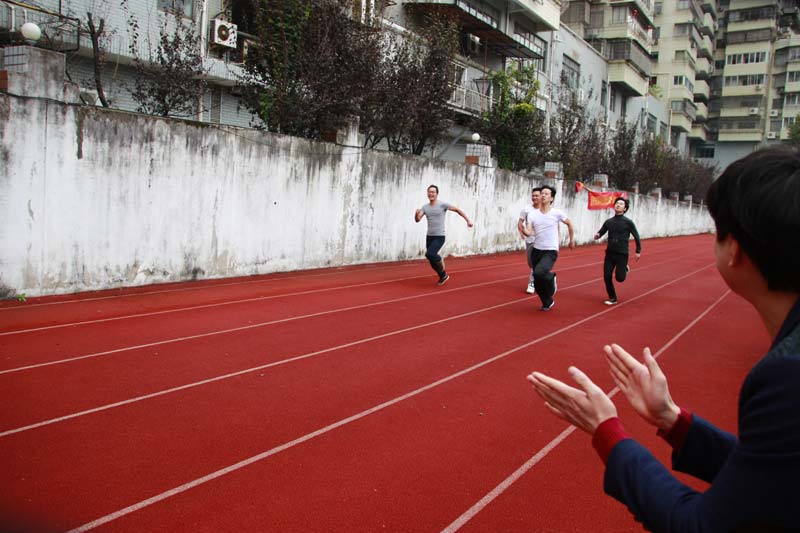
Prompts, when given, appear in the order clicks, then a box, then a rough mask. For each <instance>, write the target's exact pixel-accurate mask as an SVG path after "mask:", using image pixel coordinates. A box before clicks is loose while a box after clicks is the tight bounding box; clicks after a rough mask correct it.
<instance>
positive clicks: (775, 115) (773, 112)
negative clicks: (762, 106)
mask: <svg viewBox="0 0 800 533" xmlns="http://www.w3.org/2000/svg"><path fill="white" fill-rule="evenodd" d="M780 114H781V113H780V111H778V110H777V109H773V110H771V111H770V112H769V116H771V117H777V116H779V115H780Z"/></svg>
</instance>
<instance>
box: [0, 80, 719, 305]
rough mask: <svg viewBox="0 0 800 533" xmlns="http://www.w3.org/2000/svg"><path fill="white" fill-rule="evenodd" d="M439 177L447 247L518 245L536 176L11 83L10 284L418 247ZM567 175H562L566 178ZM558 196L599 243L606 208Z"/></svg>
mask: <svg viewBox="0 0 800 533" xmlns="http://www.w3.org/2000/svg"><path fill="white" fill-rule="evenodd" d="M430 183H435V184H437V185H439V187H440V189H441V198H442V199H443V200H447V201H451V202H453V203H455V204H456V205H458V206H459V207H461V208H462V209H464V210H465V211H466V212H467V213H468V214H469V215H470V216H471V217H472V218H473V219H474V221H475V227H474V228H473V229H468V228H467V227H466V225H465V224H464V222H463V221H462V220H461V219H460V217H458V216H457V215H455V214H453V213H451V214H450V215H449V217H448V223H447V231H448V234H447V235H448V242H447V244H446V245H445V251H446V252H447V253H451V254H453V253H457V254H478V253H492V252H500V251H507V250H514V249H519V248H521V244H522V242H521V240H520V239H519V237H518V235H517V233H516V229H515V227H516V220H517V216H518V215H519V212H520V210H521V208H522V207H523V206H524V205H525V204H526V202H527V201H528V198H529V196H530V192H529V191H530V188H531V186H533V184H534V181H532V180H531V179H529V178H525V177H522V176H518V175H514V174H511V173H508V172H504V171H495V170H493V169H488V168H480V167H477V166H467V165H464V164H461V163H455V162H447V161H441V160H431V159H427V158H422V157H413V156H397V155H391V154H387V153H381V152H362V151H361V150H360V149H359V148H348V147H343V146H338V145H334V144H327V143H316V142H309V141H305V140H301V139H296V138H291V137H286V136H281V135H275V134H268V133H262V132H257V131H253V130H246V129H237V128H232V127H213V126H209V125H207V124H200V123H192V122H182V121H176V120H164V119H159V118H155V117H147V116H140V115H135V114H130V113H125V112H120V111H109V110H103V109H101V108H94V107H79V106H73V105H66V104H59V103H55V102H52V101H47V100H41V99H27V98H21V97H13V96H9V95H0V290H4V291H5V292H6V293H14V292H17V293H25V294H27V295H29V296H34V295H43V294H56V293H65V292H72V291H81V290H93V289H104V288H112V287H120V286H127V285H141V284H146V283H154V282H163V281H176V280H186V279H192V278H216V277H225V276H241V275H250V274H261V273H267V272H274V271H283V270H294V269H304V268H315V267H323V266H332V265H342V264H353V263H364V262H376V261H393V260H401V259H415V258H422V257H423V255H424V235H425V227H424V222H422V223H420V224H415V223H414V221H413V213H414V210H415V209H416V208H417V207H420V206H421V205H422V204H423V203H424V202H425V201H426V197H425V189H426V187H427V185H428V184H430ZM560 189H561V187H560ZM557 205H558V206H559V207H562V208H564V209H566V210H567V212H568V213H569V214H570V216H571V217H572V218H573V220H574V221H575V222H576V225H577V236H578V241H579V242H581V243H586V242H590V241H591V238H592V235H593V234H594V233H595V231H597V229H598V228H599V227H600V224H601V223H602V220H603V219H604V218H605V217H607V216H609V212H607V211H602V212H599V211H588V210H587V209H586V196H585V193H580V194H579V195H578V196H577V198H576V196H575V194H574V192H573V191H572V190H571V189H570V188H567V190H563V191H560V192H559V194H558V197H557ZM630 215H631V217H632V218H633V219H634V220H635V221H636V222H637V224H638V226H639V228H640V230H641V233H642V235H643V236H645V237H648V236H664V235H674V234H689V233H697V232H703V231H708V230H709V229H710V227H711V223H710V219H709V218H708V216H707V215H706V214H705V212H704V210H702V209H700V208H698V207H697V206H695V207H694V208H693V209H689V208H686V207H680V206H676V205H674V204H672V205H669V203H668V202H666V201H663V202H658V201H656V200H653V199H649V198H638V199H636V200H635V201H634V207H633V208H632V209H631V211H630Z"/></svg>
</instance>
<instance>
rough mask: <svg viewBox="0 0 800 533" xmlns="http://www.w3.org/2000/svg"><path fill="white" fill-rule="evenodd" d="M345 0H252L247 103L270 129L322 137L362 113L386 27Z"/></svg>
mask: <svg viewBox="0 0 800 533" xmlns="http://www.w3.org/2000/svg"><path fill="white" fill-rule="evenodd" d="M350 8H351V4H350V3H348V2H346V1H344V0H319V1H312V0H297V1H290V0H250V8H249V10H250V13H252V19H251V20H250V24H251V31H253V32H254V35H255V37H256V40H255V45H254V46H253V47H251V49H250V50H251V51H250V53H249V54H248V58H247V61H246V62H245V65H244V71H245V74H244V76H243V78H242V79H241V84H242V87H243V93H244V94H243V101H244V103H245V105H247V106H248V107H249V108H250V109H251V110H252V111H253V112H254V113H255V114H256V115H257V116H258V117H259V118H260V119H261V121H262V122H263V123H264V125H265V126H264V127H266V129H268V130H269V131H274V132H278V133H285V134H289V135H296V136H300V137H306V138H319V137H320V136H321V134H322V133H323V132H326V131H329V130H335V129H338V128H340V127H342V126H344V124H345V123H346V121H347V120H348V119H349V118H350V117H351V116H360V115H361V112H362V108H363V103H364V100H365V98H366V95H367V94H368V93H369V91H370V90H371V87H372V86H373V84H374V83H375V81H376V76H377V72H378V71H379V65H380V61H381V59H382V58H381V56H382V50H383V49H382V46H381V34H380V31H379V29H377V28H375V27H372V26H369V25H365V24H362V23H361V22H359V21H357V20H354V19H353V18H352V17H351V16H350Z"/></svg>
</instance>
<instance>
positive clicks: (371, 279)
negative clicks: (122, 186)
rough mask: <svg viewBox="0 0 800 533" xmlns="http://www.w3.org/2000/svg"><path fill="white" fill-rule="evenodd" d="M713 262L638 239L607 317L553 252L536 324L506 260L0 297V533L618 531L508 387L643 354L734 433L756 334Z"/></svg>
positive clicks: (596, 270)
mask: <svg viewBox="0 0 800 533" xmlns="http://www.w3.org/2000/svg"><path fill="white" fill-rule="evenodd" d="M712 246H713V238H712V237H711V236H710V235H700V236H692V237H680V238H672V239H651V240H646V241H645V242H644V255H643V257H642V260H641V261H640V262H638V263H633V264H632V271H631V274H630V277H629V279H628V281H627V282H625V283H624V284H622V285H620V286H619V288H618V292H619V296H620V299H621V303H620V304H619V305H617V306H616V307H611V308H609V307H606V306H604V305H603V304H602V300H603V299H604V289H603V282H602V279H601V278H602V260H603V251H602V250H603V248H602V247H601V246H590V247H583V248H578V249H576V250H574V251H569V250H563V251H562V252H561V255H560V258H559V260H558V263H557V265H556V271H557V272H558V284H559V290H558V294H557V295H556V302H557V303H556V306H555V308H554V310H553V311H552V312H550V313H542V312H540V311H539V310H538V307H539V301H538V298H531V297H529V296H528V295H526V294H524V291H523V289H524V287H525V285H526V283H527V266H526V265H525V260H524V255H523V254H522V253H521V252H520V253H513V254H502V255H494V256H479V257H469V258H451V259H448V261H447V266H448V272H449V273H450V274H451V280H450V281H449V282H448V283H447V285H445V286H444V287H438V286H436V285H435V283H434V282H435V276H434V275H433V273H432V272H431V271H430V268H429V267H428V265H427V262H422V261H415V262H408V263H394V264H379V265H367V266H355V267H347V268H338V269H329V270H318V271H308V272H294V273H283V274H276V275H270V276H260V277H253V278H241V279H229V280H215V281H207V282H194V283H182V284H170V285H158V286H150V287H139V288H135V289H125V290H118V291H108V292H100V293H84V294H79V295H68V296H59V297H49V298H40V299H31V300H29V301H28V302H27V303H24V304H22V303H18V302H0V401H2V406H3V407H2V410H1V411H0V457H2V459H1V460H2V464H1V465H0V466H2V468H0V487H2V489H0V530H2V531H17V530H22V531H67V530H90V529H96V530H108V531H179V530H184V531H188V530H191V531H348V532H350V531H404V532H406V531H456V530H460V531H542V532H552V531H558V532H561V531H579V532H584V531H614V532H624V531H641V526H639V525H638V524H637V523H636V522H635V521H634V520H633V519H632V518H631V517H630V515H629V514H628V512H627V510H626V509H625V508H624V507H623V506H621V505H620V504H618V503H616V502H615V501H613V500H611V499H610V498H608V497H606V496H605V495H603V494H602V472H603V469H602V464H601V463H600V461H599V460H598V458H597V456H596V454H595V452H594V450H592V448H591V446H590V443H589V437H588V436H586V435H584V434H582V433H580V432H577V431H574V430H572V429H571V428H570V427H569V426H567V425H566V424H565V423H564V422H562V421H560V420H558V419H556V418H555V417H553V416H552V415H550V414H549V413H548V412H547V411H546V409H545V407H544V406H543V404H542V402H541V401H540V400H539V399H538V397H537V396H536V395H535V394H534V393H533V392H532V389H531V388H530V386H529V385H528V383H527V382H526V381H525V376H526V375H527V374H528V373H529V372H530V371H532V370H534V369H536V370H541V371H543V372H546V373H550V374H553V375H556V376H560V377H562V378H563V377H565V376H566V368H567V366H569V365H570V364H575V365H577V366H579V367H580V368H581V369H583V370H584V371H585V372H587V373H588V374H589V375H590V376H592V377H593V378H594V379H595V380H596V381H597V382H598V383H599V384H600V385H601V386H602V387H604V388H605V390H607V391H612V389H613V383H612V381H611V378H610V376H609V374H608V371H607V369H606V367H605V362H604V358H603V356H602V352H601V346H602V345H603V344H605V343H608V342H611V341H616V342H619V343H620V344H622V345H623V346H625V347H627V348H628V349H630V350H632V351H634V352H635V353H640V352H641V349H642V348H643V347H644V346H646V345H647V346H650V347H651V348H652V349H653V351H654V353H655V352H658V356H659V361H660V363H661V365H662V367H663V368H664V370H665V372H666V373H667V376H668V377H669V379H670V387H671V390H672V393H673V397H674V398H675V399H676V401H678V403H680V404H681V405H683V406H684V407H686V408H688V409H690V410H695V411H697V412H699V413H701V414H702V415H704V416H705V417H706V418H709V419H711V420H713V421H715V422H716V423H718V425H720V426H721V427H723V428H725V429H728V430H731V431H734V430H735V428H736V411H735V409H736V398H737V395H738V390H739V386H740V384H741V381H742V379H743V377H744V375H745V374H746V373H747V371H748V369H749V368H750V366H751V365H752V364H753V363H754V362H755V361H756V360H757V358H758V357H759V355H760V354H761V353H763V352H764V351H765V350H766V348H767V345H768V339H767V337H766V334H765V333H764V332H763V331H762V327H761V325H760V322H759V321H758V318H757V316H756V314H755V313H754V312H753V311H752V310H751V309H750V307H749V306H748V305H747V304H746V303H745V302H744V301H742V300H741V299H740V298H738V297H737V296H735V295H733V294H731V293H730V292H729V291H728V289H727V287H726V286H725V285H724V283H723V282H722V280H721V278H720V277H719V275H718V274H717V272H716V269H715V267H714V259H713V254H712ZM615 399H616V400H617V405H618V408H619V409H620V414H621V416H622V417H623V421H624V423H625V425H626V427H627V429H628V430H629V431H630V432H632V433H633V434H634V435H635V436H636V437H637V438H639V439H640V441H641V442H643V443H644V444H645V445H647V446H648V447H649V448H650V449H651V450H652V451H653V452H654V453H655V455H656V456H657V457H658V458H659V459H661V460H662V461H665V462H666V463H667V464H668V453H669V451H668V449H667V447H666V445H664V444H663V443H661V442H660V440H659V439H657V438H656V437H655V435H654V431H653V430H651V429H650V428H649V427H647V426H646V425H645V424H644V423H643V422H640V421H639V420H638V419H637V418H636V416H635V415H634V414H633V413H632V412H631V411H630V409H629V408H628V407H627V405H626V404H625V402H624V399H623V398H622V397H621V396H617V397H615ZM682 479H687V480H688V478H682ZM690 481H691V483H692V484H693V485H694V486H696V487H698V488H702V487H703V485H702V484H701V483H698V482H695V481H693V480H690Z"/></svg>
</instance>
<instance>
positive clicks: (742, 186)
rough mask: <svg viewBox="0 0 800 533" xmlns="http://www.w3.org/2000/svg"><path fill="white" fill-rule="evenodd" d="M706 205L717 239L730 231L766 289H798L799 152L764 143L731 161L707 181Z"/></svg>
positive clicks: (799, 239)
mask: <svg viewBox="0 0 800 533" xmlns="http://www.w3.org/2000/svg"><path fill="white" fill-rule="evenodd" d="M706 204H707V205H708V211H709V213H710V214H711V218H713V219H714V224H715V226H716V229H717V240H718V241H722V240H724V239H726V238H727V237H728V236H729V235H732V236H733V238H734V239H736V241H737V242H738V243H739V245H740V246H741V247H742V249H743V250H744V253H745V254H747V256H748V257H749V258H750V259H751V260H752V261H753V263H754V264H755V266H756V268H758V270H759V271H760V272H761V274H762V275H763V276H764V278H765V279H766V281H767V286H768V287H769V288H770V290H778V291H789V292H800V276H798V273H800V152H798V150H797V149H796V148H790V147H785V146H780V147H770V148H764V149H762V150H758V151H755V152H753V153H751V154H750V155H748V156H746V157H743V158H742V159H739V160H738V161H735V162H733V163H731V164H730V165H729V166H728V168H726V169H725V171H724V172H723V173H722V175H720V177H719V178H718V179H717V180H716V181H715V182H714V183H712V184H711V187H710V188H709V189H708V193H707V194H706Z"/></svg>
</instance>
